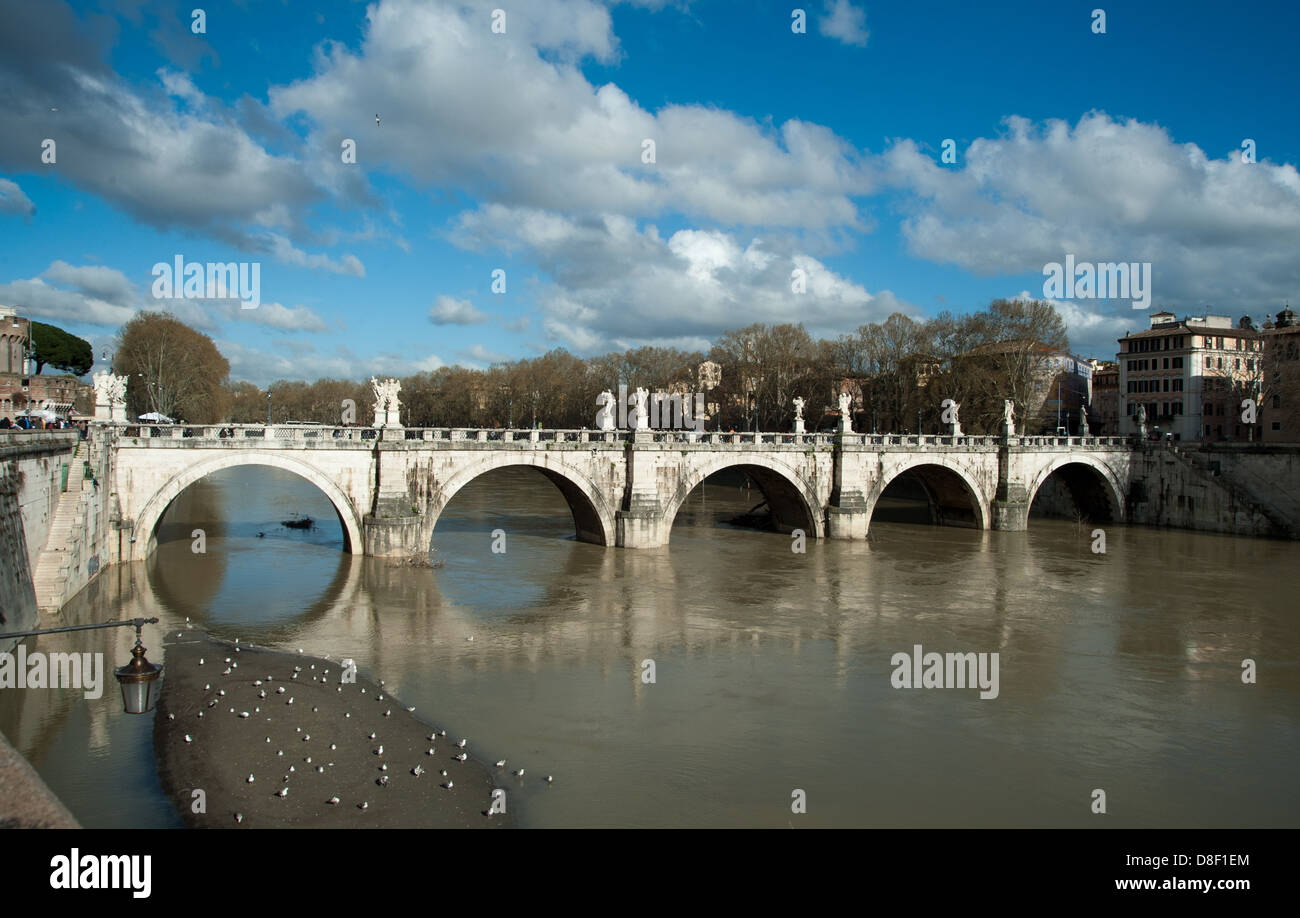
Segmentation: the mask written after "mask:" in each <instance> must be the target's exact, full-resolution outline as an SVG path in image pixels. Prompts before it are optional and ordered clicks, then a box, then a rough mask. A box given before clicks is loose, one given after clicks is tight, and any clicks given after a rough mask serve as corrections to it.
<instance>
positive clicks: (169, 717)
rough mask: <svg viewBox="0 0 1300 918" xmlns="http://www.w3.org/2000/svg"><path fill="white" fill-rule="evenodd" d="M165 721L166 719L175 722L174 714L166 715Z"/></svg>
mask: <svg viewBox="0 0 1300 918" xmlns="http://www.w3.org/2000/svg"><path fill="white" fill-rule="evenodd" d="M167 719H168V720H175V719H176V715H175V714H168V715H167Z"/></svg>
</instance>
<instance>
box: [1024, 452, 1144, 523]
mask: <svg viewBox="0 0 1300 918" xmlns="http://www.w3.org/2000/svg"><path fill="white" fill-rule="evenodd" d="M1069 466H1078V467H1079V470H1080V471H1082V470H1083V469H1088V470H1089V471H1087V472H1084V473H1083V474H1084V475H1087V476H1089V477H1088V478H1084V479H1080V478H1079V477H1077V476H1075V477H1068V478H1066V479H1065V485H1066V487H1067V488H1068V489H1069V491H1070V495H1071V497H1072V498H1073V499H1074V500H1075V502H1076V504H1077V503H1078V502H1079V501H1080V500H1081V499H1086V498H1085V497H1084V492H1085V491H1086V490H1087V487H1088V485H1089V484H1095V485H1097V486H1098V490H1099V492H1100V493H1101V495H1102V496H1103V497H1104V498H1105V500H1106V503H1107V509H1108V510H1109V512H1110V518H1111V520H1113V521H1114V522H1117V523H1118V522H1123V520H1124V489H1123V488H1122V487H1120V483H1119V476H1117V475H1116V474H1115V472H1114V470H1113V469H1111V467H1110V466H1108V465H1107V464H1106V463H1104V462H1102V461H1101V460H1100V459H1096V458H1094V457H1092V456H1089V455H1086V454H1082V453H1077V454H1068V455H1064V456H1058V457H1057V458H1055V459H1053V460H1052V461H1050V462H1048V463H1047V464H1046V465H1044V466H1043V467H1042V468H1041V469H1039V470H1038V472H1037V474H1035V476H1034V477H1033V479H1032V480H1031V481H1030V483H1029V487H1028V488H1027V489H1026V490H1027V494H1028V504H1027V507H1028V508H1032V507H1033V506H1034V498H1035V497H1036V496H1037V495H1038V489H1039V488H1041V487H1042V486H1043V484H1044V483H1046V481H1047V479H1048V478H1050V477H1051V476H1052V475H1053V474H1055V473H1057V472H1060V471H1062V470H1063V469H1066V468H1067V467H1069Z"/></svg>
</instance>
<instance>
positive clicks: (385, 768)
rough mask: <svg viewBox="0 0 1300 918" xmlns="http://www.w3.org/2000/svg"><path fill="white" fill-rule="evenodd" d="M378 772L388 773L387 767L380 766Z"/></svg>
mask: <svg viewBox="0 0 1300 918" xmlns="http://www.w3.org/2000/svg"><path fill="white" fill-rule="evenodd" d="M379 770H380V771H388V766H387V765H380V766H379Z"/></svg>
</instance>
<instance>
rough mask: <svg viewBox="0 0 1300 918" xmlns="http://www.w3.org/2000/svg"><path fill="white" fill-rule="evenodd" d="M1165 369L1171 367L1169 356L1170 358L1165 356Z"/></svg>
mask: <svg viewBox="0 0 1300 918" xmlns="http://www.w3.org/2000/svg"><path fill="white" fill-rule="evenodd" d="M1163 369H1166V370H1167V369H1169V358H1168V357H1166V358H1165V362H1164V365H1163Z"/></svg>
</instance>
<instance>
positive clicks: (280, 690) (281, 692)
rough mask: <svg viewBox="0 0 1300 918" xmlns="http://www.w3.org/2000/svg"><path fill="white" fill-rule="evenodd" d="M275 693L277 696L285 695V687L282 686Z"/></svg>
mask: <svg viewBox="0 0 1300 918" xmlns="http://www.w3.org/2000/svg"><path fill="white" fill-rule="evenodd" d="M275 693H276V694H277V695H283V694H284V686H283V685H282V686H280V687H279V688H278V689H276V690H275Z"/></svg>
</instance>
